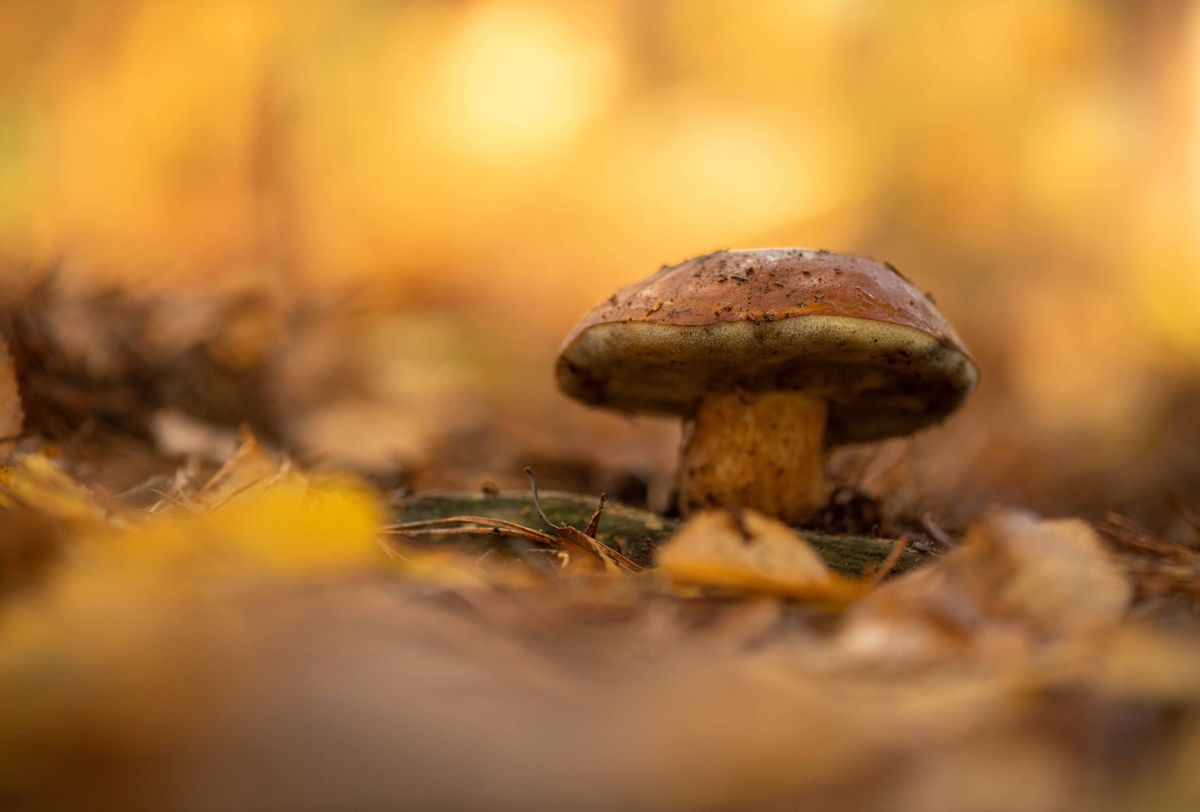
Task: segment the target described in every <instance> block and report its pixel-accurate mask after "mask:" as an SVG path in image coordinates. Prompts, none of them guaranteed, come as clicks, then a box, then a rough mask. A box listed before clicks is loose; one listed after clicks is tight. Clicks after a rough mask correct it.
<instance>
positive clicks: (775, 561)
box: [658, 510, 867, 603]
mask: <svg viewBox="0 0 1200 812" xmlns="http://www.w3.org/2000/svg"><path fill="white" fill-rule="evenodd" d="M658 566H659V569H660V570H661V571H662V572H664V573H666V574H667V575H668V576H669V577H670V578H671V579H672V580H673V581H675V582H676V583H681V584H691V585H695V586H703V587H714V588H720V589H734V590H738V591H746V592H758V593H765V594H769V595H778V596H781V597H789V598H798V599H802V600H817V601H826V602H833V603H839V602H843V601H849V600H853V599H854V598H856V597H858V596H859V595H861V594H862V593H863V592H865V591H866V589H867V585H866V584H865V583H860V582H857V581H852V580H849V579H847V578H843V577H842V576H840V575H837V574H836V573H833V572H830V570H829V568H828V567H827V566H826V565H825V561H824V559H822V558H821V555H820V554H819V553H818V552H817V551H816V550H814V549H813V548H812V547H811V546H810V545H809V544H808V542H806V541H805V540H804V539H802V538H801V537H800V536H798V535H797V534H796V533H795V532H794V531H792V530H791V528H789V527H788V526H787V525H784V524H782V523H780V522H777V521H775V520H773V519H769V518H767V517H765V516H762V515H761V514H758V513H755V512H753V511H746V512H744V513H743V514H742V516H741V521H740V522H739V521H738V519H736V518H735V517H734V516H733V515H732V514H731V513H729V512H728V511H725V510H711V511H705V512H703V513H698V514H696V515H695V516H693V517H692V518H691V519H689V520H688V522H687V523H686V524H684V525H683V527H681V528H679V530H678V531H677V532H676V533H675V535H673V536H672V537H671V538H670V539H669V540H668V541H667V543H666V544H665V545H664V546H663V547H662V549H661V550H660V551H659V553H658Z"/></svg>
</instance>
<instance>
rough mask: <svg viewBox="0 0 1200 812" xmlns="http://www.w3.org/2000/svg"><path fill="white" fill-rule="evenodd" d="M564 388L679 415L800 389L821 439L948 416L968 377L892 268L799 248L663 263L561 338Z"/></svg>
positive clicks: (602, 402) (937, 320) (950, 332)
mask: <svg viewBox="0 0 1200 812" xmlns="http://www.w3.org/2000/svg"><path fill="white" fill-rule="evenodd" d="M557 372H558V382H559V385H560V386H561V387H562V389H563V391H564V392H566V393H567V394H569V395H571V396H573V397H576V398H578V399H580V400H583V401H586V402H588V403H592V404H595V405H597V406H606V407H609V408H613V409H620V410H623V411H636V412H651V413H660V414H675V415H689V414H691V413H692V411H693V410H694V409H695V406H696V403H697V402H698V401H699V400H700V398H702V397H703V396H704V395H705V394H706V393H709V392H725V391H734V390H739V389H741V390H746V391H759V390H775V391H778V390H785V391H786V390H796V391H803V392H807V393H809V394H812V395H814V396H816V397H820V398H822V399H824V400H826V401H827V403H828V404H829V425H828V429H827V435H826V436H827V438H828V440H829V442H830V443H844V442H858V441H865V440H875V439H879V438H882V437H889V436H894V435H900V434H908V433H910V432H912V431H915V430H917V429H919V428H921V427H923V426H927V425H929V424H931V423H935V422H937V421H938V420H941V419H942V418H943V417H945V416H946V415H948V414H950V413H951V412H952V411H954V410H955V409H956V408H958V407H959V405H961V404H962V402H963V400H965V399H966V397H967V395H969V394H970V392H971V390H972V389H973V388H974V386H975V382H976V380H977V378H978V372H977V370H976V368H975V365H974V363H973V362H972V361H971V358H970V357H969V356H968V354H967V351H966V349H965V348H964V346H963V343H962V340H961V339H960V338H959V337H958V336H957V335H956V334H955V332H954V329H953V328H952V327H951V326H950V325H949V324H948V323H947V322H946V320H945V319H944V318H943V317H942V315H941V314H940V313H939V312H938V311H937V308H936V307H934V305H933V302H932V301H930V299H929V298H928V297H927V296H926V295H925V294H924V293H923V292H922V291H921V290H920V289H919V288H917V287H916V286H915V285H913V284H912V283H911V282H909V281H908V280H907V279H905V278H904V277H903V276H901V275H900V273H899V272H898V271H896V270H895V269H894V268H893V267H892V266H890V265H884V264H880V263H878V262H875V261H874V260H870V259H866V258H864V257H857V256H852V255H849V254H834V253H831V252H828V251H813V250H808V249H801V248H769V249H759V250H746V251H718V252H716V253H712V254H706V255H705V256H702V257H696V258H695V259H690V260H687V261H686V262H683V263H680V264H679V265H674V266H671V267H664V268H662V269H661V270H659V272H658V273H656V274H654V275H653V276H651V277H650V278H649V279H645V280H643V281H641V282H638V283H637V284H634V285H630V286H629V287H627V288H624V289H622V290H621V291H619V292H617V293H616V294H615V295H613V296H612V297H611V298H610V299H609V300H608V301H606V302H604V303H603V304H601V305H600V306H598V307H596V308H595V309H594V310H592V312H591V313H589V314H588V315H587V316H585V317H584V318H583V320H582V321H580V322H579V324H577V325H576V326H575V329H574V330H572V331H571V333H570V335H568V336H567V338H566V340H565V341H564V342H563V346H562V349H561V351H560V353H559V358H558V369H557Z"/></svg>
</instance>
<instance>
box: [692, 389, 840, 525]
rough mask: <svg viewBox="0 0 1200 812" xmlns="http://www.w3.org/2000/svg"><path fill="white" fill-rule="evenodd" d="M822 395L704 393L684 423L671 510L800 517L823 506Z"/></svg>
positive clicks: (792, 519) (794, 519)
mask: <svg viewBox="0 0 1200 812" xmlns="http://www.w3.org/2000/svg"><path fill="white" fill-rule="evenodd" d="M826 416H827V408H826V405H825V401H823V400H819V399H818V398H815V397H812V396H811V395H806V394H802V393H799V392H733V393H720V394H710V395H706V396H705V397H704V399H703V400H701V401H700V405H699V407H698V408H697V409H696V411H695V413H694V414H693V415H692V417H691V419H690V420H688V421H687V422H686V423H685V424H684V429H683V450H682V459H681V461H680V466H679V508H680V511H681V512H682V513H683V514H684V515H687V514H688V513H691V512H692V511H694V510H697V509H700V508H704V507H707V506H711V505H723V506H726V507H741V508H752V509H754V510H757V511H759V512H760V513H765V514H767V515H770V516H775V517H778V518H780V519H782V520H783V521H785V522H791V523H796V522H801V521H804V520H805V519H808V518H810V517H811V516H812V515H813V514H814V513H815V512H816V511H817V510H818V509H820V508H821V507H823V506H824V505H825V502H826V500H827V498H828V488H827V486H826V482H825V421H826Z"/></svg>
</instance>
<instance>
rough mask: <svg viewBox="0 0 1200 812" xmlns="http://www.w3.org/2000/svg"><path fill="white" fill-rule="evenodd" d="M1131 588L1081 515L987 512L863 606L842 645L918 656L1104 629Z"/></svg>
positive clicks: (1119, 612)
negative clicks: (949, 546) (955, 541)
mask: <svg viewBox="0 0 1200 812" xmlns="http://www.w3.org/2000/svg"><path fill="white" fill-rule="evenodd" d="M1132 597H1133V590H1132V586H1131V585H1130V583H1129V581H1128V579H1127V578H1126V577H1125V576H1124V575H1123V574H1122V572H1121V570H1120V569H1119V567H1118V565H1117V564H1116V562H1115V561H1114V560H1113V558H1112V557H1111V556H1110V555H1109V554H1108V553H1107V552H1106V551H1105V549H1104V547H1103V546H1102V544H1101V542H1100V539H1099V537H1098V536H1097V535H1096V532H1095V531H1094V530H1093V529H1092V528H1091V526H1090V525H1088V524H1087V523H1086V522H1083V521H1081V520H1079V519H1062V520H1054V521H1047V520H1042V519H1039V518H1037V517H1035V516H1033V515H1031V514H1028V513H1023V512H1020V511H993V512H991V513H988V514H986V515H985V516H984V517H983V518H982V519H980V520H979V521H978V522H976V523H975V524H974V525H972V526H971V528H970V529H969V530H968V531H967V534H966V537H965V538H964V540H963V543H962V545H961V546H960V547H958V548H956V549H954V550H952V551H951V552H949V553H947V554H946V555H945V556H943V557H942V558H941V559H940V560H938V561H936V562H935V563H933V564H931V565H929V566H927V567H924V568H921V569H919V570H915V571H913V572H911V573H908V574H905V575H904V576H901V577H898V578H896V579H894V580H892V581H891V582H889V583H888V584H886V585H884V586H882V587H881V588H880V589H878V590H877V591H875V592H874V593H873V594H872V595H871V596H870V597H868V598H867V599H866V600H864V601H862V602H861V603H860V604H859V605H858V606H857V607H855V610H854V612H853V613H852V614H851V616H850V618H849V619H848V620H849V622H848V626H847V628H846V630H845V633H844V637H843V642H844V643H845V645H846V646H847V647H848V648H850V649H853V650H856V651H858V652H859V653H861V654H864V655H866V656H868V657H875V656H878V655H882V656H884V657H900V658H911V657H916V658H918V659H920V658H923V657H926V656H937V655H939V654H942V653H945V652H946V651H948V650H959V649H961V648H962V647H969V646H976V647H987V646H994V647H998V648H1011V647H1024V646H1026V645H1029V644H1032V643H1036V642H1039V641H1043V640H1047V639H1058V638H1062V637H1066V636H1068V635H1082V634H1086V633H1089V632H1094V631H1097V630H1101V629H1107V628H1111V627H1112V626H1114V625H1116V624H1117V623H1118V622H1119V621H1120V620H1121V619H1122V618H1123V617H1124V615H1125V613H1126V610H1127V609H1128V607H1129V604H1130V601H1131V599H1132Z"/></svg>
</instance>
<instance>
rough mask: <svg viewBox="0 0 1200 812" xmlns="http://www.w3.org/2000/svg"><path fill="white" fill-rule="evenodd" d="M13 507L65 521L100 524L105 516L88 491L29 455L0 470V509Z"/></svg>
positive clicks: (42, 459) (47, 461) (43, 457)
mask: <svg viewBox="0 0 1200 812" xmlns="http://www.w3.org/2000/svg"><path fill="white" fill-rule="evenodd" d="M15 505H27V506H29V507H31V508H34V509H35V510H38V511H41V512H43V513H47V514H49V515H50V516H53V517H54V518H57V519H65V520H68V521H80V522H102V521H104V519H105V517H106V515H107V511H105V509H104V508H103V507H102V506H101V505H100V504H99V503H98V502H97V501H96V498H95V496H94V495H93V494H92V493H91V492H90V491H88V490H87V489H86V488H84V487H83V486H82V485H80V484H79V483H78V482H76V481H75V480H74V479H72V478H71V476H70V475H69V474H67V473H66V472H65V471H63V470H62V469H61V468H59V467H58V466H56V465H55V464H54V463H53V462H51V461H50V459H49V458H48V457H46V455H44V454H29V455H27V456H23V457H20V458H18V459H17V460H15V461H14V462H13V464H12V465H10V466H6V467H4V468H0V506H2V507H13V506H15Z"/></svg>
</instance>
